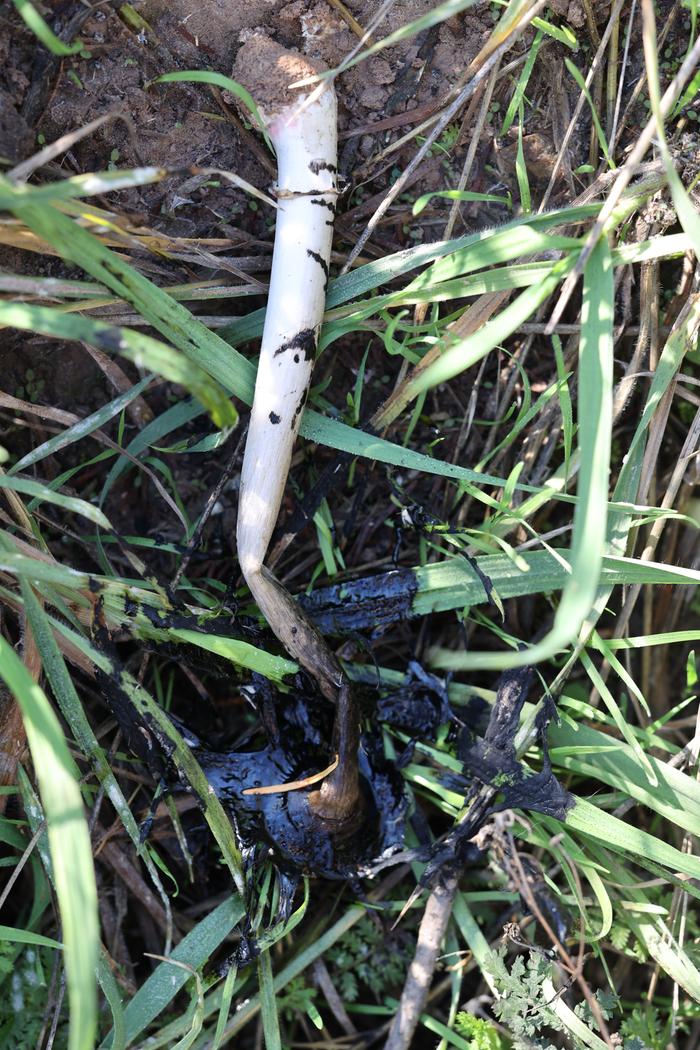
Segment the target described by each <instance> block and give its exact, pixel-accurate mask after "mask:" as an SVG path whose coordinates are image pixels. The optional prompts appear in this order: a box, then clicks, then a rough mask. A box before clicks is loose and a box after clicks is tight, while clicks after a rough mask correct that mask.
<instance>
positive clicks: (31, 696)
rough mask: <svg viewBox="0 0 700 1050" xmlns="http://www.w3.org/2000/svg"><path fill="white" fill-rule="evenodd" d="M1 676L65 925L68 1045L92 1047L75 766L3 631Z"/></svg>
mask: <svg viewBox="0 0 700 1050" xmlns="http://www.w3.org/2000/svg"><path fill="white" fill-rule="evenodd" d="M0 677H2V679H3V680H4V682H5V683H6V685H7V687H8V689H9V690H10V691H11V693H12V694H13V696H14V697H15V699H16V700H17V703H18V704H19V706H20V709H21V711H22V718H23V721H24V725H25V729H26V732H27V740H28V743H29V748H30V751H31V754H32V761H33V764H34V769H35V771H36V776H37V780H38V782H39V790H40V793H41V800H42V805H43V807H44V811H45V814H46V822H47V828H48V839H49V848H50V851H51V864H52V868H53V877H54V881H55V886H56V896H57V898H58V905H59V910H60V914H61V925H62V928H63V944H64V957H65V964H66V975H67V984H68V998H69V1003H70V1013H71V1017H70V1029H69V1036H68V1046H69V1050H91V1048H92V1047H93V1046H94V1039H95V1033H96V1030H97V990H96V983H95V968H96V966H97V959H98V944H99V933H98V921H97V889H96V886H95V873H94V870H93V863H92V846H91V843H90V834H89V831H88V827H87V821H86V819H85V814H84V811H83V801H82V797H81V794H80V787H79V786H78V771H77V768H76V766H75V763H74V762H73V759H72V758H71V756H70V752H69V751H68V747H67V745H66V741H65V738H64V736H63V733H62V732H61V727H60V724H59V722H58V719H57V718H56V716H55V714H54V713H53V711H52V709H51V705H50V704H49V701H48V700H47V698H46V695H45V693H44V692H43V690H42V689H41V688H40V687H39V686H38V685H37V683H36V682H34V681H33V680H32V677H31V675H30V674H29V672H28V671H27V669H26V668H25V666H24V664H23V663H22V661H21V660H20V659H19V657H18V656H17V654H16V653H15V652H14V650H13V649H12V647H11V646H10V645H9V644H8V642H6V641H5V639H4V638H2V637H0Z"/></svg>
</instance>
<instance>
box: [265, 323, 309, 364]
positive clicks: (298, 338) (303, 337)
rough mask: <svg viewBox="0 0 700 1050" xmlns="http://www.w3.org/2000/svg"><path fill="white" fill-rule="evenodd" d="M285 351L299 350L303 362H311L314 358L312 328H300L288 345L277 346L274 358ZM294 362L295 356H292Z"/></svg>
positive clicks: (296, 356)
mask: <svg viewBox="0 0 700 1050" xmlns="http://www.w3.org/2000/svg"><path fill="white" fill-rule="evenodd" d="M285 350H301V351H302V352H303V354H304V360H305V361H313V359H314V358H315V356H316V333H315V332H314V330H313V328H302V330H301V331H300V332H297V334H296V335H295V336H293V338H292V339H290V340H289V342H288V343H282V345H281V346H278V347H277V349H276V350H275V353H274V356H275V357H279V355H280V354H283V353H284V352H285ZM294 360H295V361H297V360H298V355H297V354H295V355H294Z"/></svg>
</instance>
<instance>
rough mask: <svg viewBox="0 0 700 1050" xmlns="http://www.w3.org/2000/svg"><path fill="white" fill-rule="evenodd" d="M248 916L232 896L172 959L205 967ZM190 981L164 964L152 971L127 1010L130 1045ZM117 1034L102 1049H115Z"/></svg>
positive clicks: (185, 939) (183, 972)
mask: <svg viewBox="0 0 700 1050" xmlns="http://www.w3.org/2000/svg"><path fill="white" fill-rule="evenodd" d="M244 915H245V905H244V904H243V901H242V900H241V898H240V897H229V898H228V899H227V900H225V901H223V902H222V903H221V904H219V905H218V907H216V908H215V909H214V910H213V911H211V912H210V913H209V915H207V916H206V918H204V919H202V920H201V922H199V923H197V925H196V926H195V927H194V929H193V930H190V932H189V933H188V934H187V936H186V937H183V939H182V940H181V941H180V943H179V944H178V946H177V948H174V949H173V951H172V952H171V953H170V958H171V959H174V960H175V961H176V962H182V963H185V965H186V966H188V967H190V969H191V970H197V969H199V968H200V967H202V966H203V965H204V964H205V963H206V962H207V960H208V959H209V958H210V956H211V955H213V953H214V952H215V951H216V949H217V948H218V947H219V945H220V944H221V943H222V942H223V941H224V940H225V938H226V937H228V935H229V934H230V932H231V930H232V929H233V928H234V926H236V925H237V924H238V923H239V922H240V921H241V919H242V918H243V916H244ZM189 978H190V973H189V972H188V971H187V970H182V969H180V968H179V967H175V966H172V965H169V964H168V963H165V962H162V963H160V965H159V966H157V967H156V969H155V970H154V971H153V973H152V974H151V976H150V977H149V978H148V980H146V981H145V982H144V983H143V984H142V985H141V987H140V988H139V990H138V991H137V992H136V995H135V996H134V997H133V999H131V1000H130V1002H129V1003H128V1004H127V1006H126V1008H125V1010H124V1021H125V1025H126V1043H127V1046H128V1045H130V1044H131V1043H133V1041H134V1040H135V1039H136V1037H137V1036H139V1035H141V1033H142V1032H143V1031H145V1029H146V1028H147V1027H148V1025H149V1024H150V1023H151V1021H153V1020H155V1018H156V1017H157V1016H158V1015H159V1014H160V1013H162V1012H163V1010H165V1008H166V1006H168V1005H169V1003H171V1002H172V1001H173V999H174V998H175V996H176V995H177V994H178V992H179V991H180V990H181V989H182V988H183V987H184V985H185V984H186V983H187V981H188V980H189ZM113 1039H114V1033H113V1032H109V1033H108V1035H107V1036H106V1038H105V1039H104V1040H103V1042H102V1043H101V1045H100V1050H116V1047H115V1045H114V1043H113Z"/></svg>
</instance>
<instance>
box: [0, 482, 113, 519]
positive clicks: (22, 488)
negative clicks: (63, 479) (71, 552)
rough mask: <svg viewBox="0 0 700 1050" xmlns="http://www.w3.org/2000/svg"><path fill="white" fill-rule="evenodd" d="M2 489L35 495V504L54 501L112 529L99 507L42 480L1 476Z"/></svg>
mask: <svg viewBox="0 0 700 1050" xmlns="http://www.w3.org/2000/svg"><path fill="white" fill-rule="evenodd" d="M0 489H9V490H10V491H11V492H21V493H22V494H23V495H25V496H33V497H34V502H35V505H36V504H37V503H54V504H55V505H56V506H57V507H61V508H62V509H63V510H66V511H69V512H70V513H71V514H80V515H81V516H82V517H83V518H87V519H88V521H92V522H93V523H94V524H95V525H99V526H100V527H101V528H103V529H108V530H109V531H110V532H111V531H112V526H111V524H110V522H109V519H108V518H106V517H105V515H104V514H103V513H102V511H101V510H100V509H99V507H93V505H92V504H91V503H87V502H86V501H85V500H84V499H79V498H78V497H77V496H64V495H63V493H62V492H55V491H54V490H53V489H52V488H49V486H48V485H45V484H43V482H41V481H33V480H32V479H30V478H11V477H7V476H5V477H2V476H0Z"/></svg>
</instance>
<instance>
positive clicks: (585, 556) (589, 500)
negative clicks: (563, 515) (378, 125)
mask: <svg viewBox="0 0 700 1050" xmlns="http://www.w3.org/2000/svg"><path fill="white" fill-rule="evenodd" d="M523 294H524V295H525V294H527V293H523ZM520 298H522V296H521V297H520ZM516 303H517V300H516ZM511 305H515V303H514V304H511ZM507 309H510V308H507ZM613 311H614V288H613V269H612V261H611V258H610V250H609V248H608V245H607V242H605V241H601V242H599V244H598V246H597V247H596V249H595V252H594V253H593V255H592V256H591V259H590V262H589V265H588V266H587V267H586V271H585V274H584V287H583V307H582V316H581V340H580V347H579V409H578V419H579V430H578V440H579V450H580V457H581V465H580V470H579V485H578V499H577V502H576V509H575V512H574V533H573V539H572V547H571V576H570V579H569V580H568V581H567V583H566V586H565V587H564V590H563V592H562V596H561V600H560V602H559V607H558V609H557V612H556V615H555V618H554V624H553V626H552V629H551V631H550V632H549V634H547V635H546V636H545V637H544V638H543V639H542V640H541V641H540V642H538V643H537V644H536V645H534V646H531V647H529V648H527V649H525V650H522V651H520V652H513V653H503V654H502V653H467V654H465V657H466V659H467V661H468V666H470V667H472V668H474V669H476V668H479V669H483V670H496V669H501V668H506V667H521V666H523V665H524V664H529V663H537V662H539V661H541V660H545V659H549V658H550V657H552V656H553V655H554V654H555V653H556V652H557V651H558V650H559V649H561V648H563V647H565V646H566V645H568V644H569V643H570V642H571V641H572V640H573V639H574V638H575V637H576V635H577V634H578V631H579V630H580V628H581V625H582V624H583V622H584V620H585V619H586V617H587V616H588V615H589V613H590V611H591V608H592V607H593V604H594V602H595V597H596V590H597V587H598V583H599V579H600V574H601V569H602V565H603V552H604V546H605V538H606V522H607V502H608V477H609V470H610V441H611V436H610V435H611V430H612V391H613V334H612V324H613ZM506 312H507V310H506V311H504V313H506ZM486 327H487V326H486V325H485V326H484V328H486ZM477 334H478V333H477ZM470 338H471V337H470ZM465 342H466V340H465ZM450 352H451V351H448V353H447V354H445V357H444V358H443V359H442V361H444V360H445V358H447V357H448V356H449V354H450ZM441 363H442V362H436V365H440V364H441ZM428 371H430V369H429V370H428Z"/></svg>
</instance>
